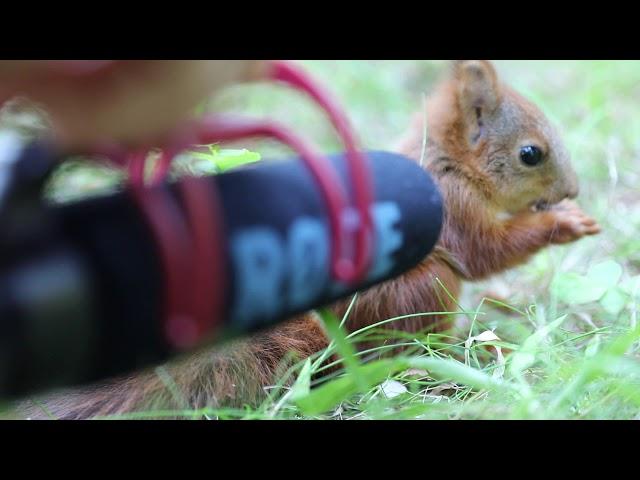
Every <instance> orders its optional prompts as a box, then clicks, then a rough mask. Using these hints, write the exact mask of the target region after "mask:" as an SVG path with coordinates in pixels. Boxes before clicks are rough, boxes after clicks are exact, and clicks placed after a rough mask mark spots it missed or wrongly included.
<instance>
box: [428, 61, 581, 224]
mask: <svg viewBox="0 0 640 480" xmlns="http://www.w3.org/2000/svg"><path fill="white" fill-rule="evenodd" d="M427 119H428V120H427V122H428V131H429V137H430V139H431V140H432V141H434V142H435V143H436V144H437V145H438V147H439V149H440V150H443V152H442V153H444V155H446V156H447V157H448V158H450V159H451V160H452V161H453V162H458V165H455V163H454V165H453V166H451V165H449V166H448V168H449V169H454V170H455V169H459V170H460V173H461V174H464V175H466V176H467V177H469V179H470V180H471V181H476V182H477V184H478V185H479V186H480V188H482V189H483V190H484V191H485V193H487V195H489V196H490V197H491V199H492V201H493V202H495V204H496V206H497V207H498V208H500V209H501V210H503V211H505V212H508V213H516V212H518V211H522V210H524V209H526V208H530V207H533V206H537V207H546V206H547V205H550V204H554V203H557V202H559V201H561V200H563V199H565V198H574V197H576V196H577V194H578V181H577V178H576V174H575V172H574V170H573V168H572V167H571V164H570V159H569V154H568V152H567V151H566V149H565V147H564V145H563V143H562V140H561V139H560V137H559V135H558V133H557V131H556V130H555V128H554V127H553V126H552V125H551V124H550V123H549V121H548V119H547V118H546V117H545V115H544V114H543V113H542V112H541V111H540V110H539V109H538V108H537V107H536V106H535V105H533V104H532V103H531V102H529V101H528V100H526V99H525V98H524V97H522V96H521V95H519V94H518V93H516V92H515V91H514V90H512V89H511V88H509V87H508V86H506V85H504V84H503V83H502V82H501V81H500V79H499V78H498V75H497V74H496V71H495V69H494V67H493V66H492V65H491V63H490V62H488V61H485V60H462V61H456V62H454V63H453V68H452V74H451V77H450V78H449V79H448V81H447V82H445V83H444V84H443V86H442V88H441V89H440V90H438V91H437V92H436V93H435V95H434V96H433V97H432V98H431V101H430V103H429V108H428V113H427ZM444 168H447V167H444Z"/></svg>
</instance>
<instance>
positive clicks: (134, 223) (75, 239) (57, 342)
mask: <svg viewBox="0 0 640 480" xmlns="http://www.w3.org/2000/svg"><path fill="white" fill-rule="evenodd" d="M329 159H330V161H331V163H332V165H333V166H334V167H335V169H336V170H337V172H338V174H339V177H340V178H341V179H342V181H343V182H344V185H345V186H347V185H348V184H349V181H348V178H349V176H348V173H347V170H348V169H347V163H346V160H345V158H344V155H341V154H339V155H334V156H331V157H330V158H329ZM367 159H368V163H369V168H370V171H371V177H372V178H373V182H374V193H375V201H374V203H373V205H372V206H371V214H372V218H373V220H374V225H375V239H374V240H375V241H374V249H373V250H374V252H373V258H372V262H371V266H370V268H369V272H368V274H367V277H366V279H365V280H364V281H362V282H361V283H359V284H357V285H344V284H341V283H339V282H336V281H335V280H333V279H332V276H331V274H330V261H329V260H330V241H329V240H330V235H331V231H330V228H329V222H328V218H327V209H326V208H325V204H324V201H323V196H322V193H321V191H320V189H319V187H318V186H317V184H316V183H315V181H314V179H313V177H312V176H311V174H310V173H309V172H308V171H307V168H306V167H305V165H304V163H303V162H302V161H301V160H300V159H290V160H285V161H263V162H260V163H258V164H254V165H251V166H247V167H243V168H240V169H237V170H235V171H231V172H228V173H225V174H222V175H216V176H209V177H201V178H199V179H198V181H201V182H206V183H208V184H209V185H210V186H211V188H216V189H217V191H218V196H219V198H220V200H221V204H222V209H223V222H222V223H223V225H221V227H222V231H223V232H224V236H225V238H226V243H227V251H226V252H224V253H223V252H221V254H220V256H219V258H218V260H219V261H221V262H226V267H227V269H226V270H227V272H229V277H228V278H227V279H226V282H227V289H226V299H225V302H224V305H225V312H224V315H223V316H222V317H223V318H222V320H221V322H222V323H221V324H220V328H219V332H218V334H216V336H215V338H212V339H211V342H212V343H216V342H219V341H222V340H223V339H227V338H232V337H235V336H238V335H242V334H247V333H249V332H253V331H255V330H257V329H260V328H264V327H267V326H270V325H274V324H275V323H277V322H278V321H282V320H284V319H286V318H289V317H291V316H294V315H296V314H298V313H301V312H304V311H307V310H310V309H312V308H315V307H319V306H321V305H326V304H329V303H331V302H333V301H335V300H337V299H339V298H343V297H345V296H346V295H349V294H351V293H354V292H355V291H359V290H362V289H364V288H367V287H368V286H371V285H373V284H376V283H379V282H381V281H384V280H386V279H389V278H392V277H395V276H397V275H399V274H401V273H403V272H405V271H407V270H409V269H411V268H412V267H414V266H415V265H417V264H418V263H419V262H420V261H421V260H423V259H424V257H425V256H426V255H427V254H428V253H429V252H430V251H431V250H432V249H433V247H434V245H435V243H436V241H437V239H438V236H439V233H440V229H441V224H442V218H443V207H442V199H441V197H440V194H439V192H438V189H437V187H436V185H435V184H434V182H433V181H432V179H431V178H430V176H429V175H428V174H427V173H426V172H425V171H424V170H423V169H421V168H420V167H419V166H418V165H417V164H416V163H415V162H413V161H411V160H409V159H407V158H405V157H403V156H401V155H398V154H393V153H387V152H368V153H367ZM154 188H164V189H169V191H170V192H171V194H172V195H174V198H175V200H176V202H177V203H178V204H180V195H179V194H178V192H177V188H176V185H175V184H167V185H163V186H160V187H154ZM41 208H42V211H43V213H42V217H43V218H47V219H48V224H47V228H46V230H43V232H41V234H40V235H39V236H37V238H34V239H33V242H31V243H29V242H26V243H24V244H23V245H22V246H19V245H16V246H15V247H14V248H12V249H10V250H6V249H5V251H4V253H3V254H2V262H1V264H0V357H2V360H0V365H1V366H2V368H1V370H0V396H1V397H4V398H10V397H17V396H23V395H26V394H28V393H33V392H37V391H41V390H45V389H49V388H53V387H58V386H71V385H77V384H81V383H88V382H93V381H98V380H102V379H105V378H108V377H112V376H116V375H120V374H124V373H126V372H130V371H133V370H135V369H139V368H142V367H145V366H150V365H152V364H157V363H160V362H163V361H166V360H167V359H169V358H170V357H171V355H173V354H175V353H177V352H176V351H175V350H174V349H173V348H172V347H171V346H170V345H169V343H168V342H167V341H166V339H165V338H164V335H163V329H162V319H163V311H162V305H163V302H162V298H163V295H164V283H163V271H162V267H161V265H160V262H159V260H158V258H159V254H158V249H157V246H156V244H155V239H154V236H153V234H152V232H151V230H150V229H149V227H148V225H147V222H146V221H145V218H144V216H143V214H142V212H141V211H140V210H139V209H138V207H137V204H136V203H135V201H134V199H133V196H132V195H131V194H130V192H128V191H123V192H119V193H116V194H111V195H108V196H102V197H96V198H91V199H86V200H83V201H79V202H75V203H70V204H65V205H55V206H53V205H46V206H45V205H42V207H41ZM0 236H1V235H0ZM24 245H30V246H29V248H26V247H25V246H24Z"/></svg>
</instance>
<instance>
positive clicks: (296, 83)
mask: <svg viewBox="0 0 640 480" xmlns="http://www.w3.org/2000/svg"><path fill="white" fill-rule="evenodd" d="M267 77H268V78H271V79H273V80H276V81H280V82H283V83H286V84H288V85H290V86H292V87H294V88H297V89H298V90H302V91H304V92H305V93H307V94H308V95H309V96H311V98H313V100H314V101H315V102H316V103H318V105H320V107H322V108H323V109H324V110H325V112H326V113H327V115H328V116H329V119H330V120H331V123H333V125H334V127H335V129H336V130H337V132H338V135H340V137H341V139H342V141H343V143H344V146H345V150H346V154H347V160H348V164H349V174H350V176H351V184H352V186H353V193H354V199H353V201H354V205H355V207H356V209H357V212H358V216H359V221H360V223H359V225H358V226H357V227H356V232H355V237H356V242H355V245H356V246H355V258H343V257H340V258H339V259H336V263H335V264H334V265H333V267H334V273H335V275H336V278H338V279H340V280H343V281H346V282H359V281H360V280H362V278H363V277H364V275H365V274H366V272H367V270H368V268H369V264H370V261H371V249H372V248H371V247H372V246H371V244H372V238H373V235H372V234H373V221H372V219H371V212H370V207H371V204H372V202H373V187H372V185H373V183H372V180H371V173H370V172H369V167H368V166H367V163H366V160H365V157H364V154H363V153H362V152H361V151H360V150H358V148H357V142H356V140H355V137H354V135H353V130H352V128H351V125H350V124H349V120H348V119H347V116H346V115H345V114H344V112H343V111H342V110H341V109H340V107H339V106H338V103H337V102H336V101H335V99H334V98H333V97H332V96H331V95H330V94H329V93H328V92H327V91H326V90H324V89H323V88H321V87H320V85H318V84H317V83H316V82H315V81H314V80H313V79H312V78H311V77H310V76H309V75H308V74H307V73H306V72H305V71H304V70H302V69H301V68H298V67H296V66H295V65H293V64H291V63H289V62H285V61H271V62H269V68H268V69H267Z"/></svg>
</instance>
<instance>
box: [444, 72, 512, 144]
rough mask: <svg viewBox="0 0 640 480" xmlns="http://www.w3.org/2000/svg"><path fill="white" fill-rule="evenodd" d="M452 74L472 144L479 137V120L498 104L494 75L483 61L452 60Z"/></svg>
mask: <svg viewBox="0 0 640 480" xmlns="http://www.w3.org/2000/svg"><path fill="white" fill-rule="evenodd" d="M453 74H454V78H455V79H456V80H457V84H458V91H457V95H458V102H459V105H460V108H461V109H462V113H463V115H464V116H465V120H466V123H467V126H468V127H469V133H470V137H471V140H472V141H473V142H475V141H477V140H478V138H479V137H480V136H481V135H482V120H483V117H485V116H486V115H487V114H489V113H491V112H493V111H494V110H495V109H496V108H497V107H498V105H499V103H500V86H499V83H498V76H497V74H496V71H495V69H494V68H493V65H491V63H490V62H488V61H487V60H456V61H455V62H454V63H453Z"/></svg>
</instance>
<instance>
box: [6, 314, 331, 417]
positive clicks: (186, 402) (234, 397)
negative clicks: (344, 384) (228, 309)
mask: <svg viewBox="0 0 640 480" xmlns="http://www.w3.org/2000/svg"><path fill="white" fill-rule="evenodd" d="M327 344H328V341H327V338H326V336H325V334H324V332H323V331H322V329H321V327H320V325H319V323H318V322H317V320H316V319H315V318H314V317H313V315H312V314H307V315H304V316H302V317H299V318H296V319H294V320H291V321H290V322H287V323H285V324H283V325H280V326H278V327H276V328H274V329H272V330H270V331H267V332H264V333H261V334H258V335H256V336H254V337H252V338H250V339H248V340H242V341H238V342H235V343H233V344H230V345H228V346H224V347H216V348H215V349H209V350H206V351H203V352H200V353H198V354H196V355H195V356H192V357H189V358H187V359H185V360H184V361H180V362H176V363H174V364H170V365H168V366H166V367H165V368H164V369H162V370H160V371H158V370H157V369H156V370H155V371H153V372H148V373H144V374H140V375H136V376H132V377H129V378H126V379H120V380H115V381H112V382H110V383H107V384H102V385H100V386H99V387H89V388H86V389H84V390H82V389H79V390H72V391H68V392H66V391H65V392H61V393H57V394H55V395H51V396H48V397H45V398H41V399H32V400H28V401H25V402H23V403H22V405H20V406H19V407H18V409H17V412H18V413H19V415H20V417H22V418H31V419H48V418H56V419H89V418H94V417H105V416H117V415H123V414H127V413H133V412H148V414H149V415H150V417H153V416H154V413H153V412H157V414H158V417H159V416H161V412H167V411H176V410H179V411H185V410H186V411H190V410H198V409H202V408H206V407H211V408H222V407H242V406H243V405H246V404H249V405H255V404H256V403H258V402H259V401H260V400H261V399H263V398H264V397H265V396H266V394H267V392H266V387H268V386H270V385H274V384H276V383H277V382H278V380H279V379H280V377H281V376H282V374H283V373H284V372H285V371H286V369H287V368H288V367H290V366H291V365H293V364H294V363H296V362H298V361H299V360H301V359H304V358H306V357H308V356H310V355H312V354H313V353H316V352H318V351H319V350H321V349H322V348H324V347H326V346H327ZM176 416H179V415H176ZM116 418H117V417H116ZM123 418H126V416H124V417H123ZM156 418H157V417H156Z"/></svg>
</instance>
